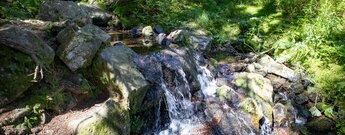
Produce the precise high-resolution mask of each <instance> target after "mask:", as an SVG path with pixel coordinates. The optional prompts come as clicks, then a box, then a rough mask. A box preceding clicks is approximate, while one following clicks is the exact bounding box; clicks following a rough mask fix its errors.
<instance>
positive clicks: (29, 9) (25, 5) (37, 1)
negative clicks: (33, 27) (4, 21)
mask: <svg viewBox="0 0 345 135" xmlns="http://www.w3.org/2000/svg"><path fill="white" fill-rule="evenodd" d="M42 2H43V1H42V0H14V1H12V2H9V3H6V4H4V5H3V6H0V7H1V8H0V16H2V17H4V18H9V19H15V18H21V19H25V18H34V17H35V16H36V15H37V14H38V10H39V6H40V5H41V4H42Z"/></svg>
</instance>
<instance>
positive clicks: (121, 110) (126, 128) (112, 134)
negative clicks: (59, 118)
mask: <svg viewBox="0 0 345 135" xmlns="http://www.w3.org/2000/svg"><path fill="white" fill-rule="evenodd" d="M125 108H126V107H123V106H121V105H120V104H119V103H117V102H115V101H114V100H112V99H108V100H107V101H105V102H104V103H103V104H102V106H100V107H99V109H97V111H95V112H94V114H93V115H91V116H88V117H86V118H84V119H75V120H73V121H71V122H69V124H68V125H69V127H72V129H75V130H74V134H78V135H84V134H109V135H118V134H123V135H127V134H129V133H130V125H129V113H128V110H126V109H125Z"/></svg>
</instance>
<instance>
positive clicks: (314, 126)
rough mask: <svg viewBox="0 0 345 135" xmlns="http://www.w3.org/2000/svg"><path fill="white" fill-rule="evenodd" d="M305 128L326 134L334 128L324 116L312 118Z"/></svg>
mask: <svg viewBox="0 0 345 135" xmlns="http://www.w3.org/2000/svg"><path fill="white" fill-rule="evenodd" d="M307 127H308V128H309V129H311V130H313V131H316V132H317V133H327V132H329V131H332V130H333V129H334V128H335V122H334V121H333V120H331V119H329V118H327V117H325V116H320V117H314V118H313V119H312V120H311V121H309V122H308V123H307Z"/></svg>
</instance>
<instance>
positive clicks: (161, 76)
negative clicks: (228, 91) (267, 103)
mask: <svg viewBox="0 0 345 135" xmlns="http://www.w3.org/2000/svg"><path fill="white" fill-rule="evenodd" d="M130 47H131V46H130ZM137 47H138V45H133V46H132V47H131V48H133V50H134V51H136V49H135V48H137ZM145 49H149V51H145V52H148V53H141V52H140V51H142V50H143V49H139V50H140V51H139V52H138V51H136V52H138V53H139V54H141V56H140V55H137V56H135V57H136V63H137V65H138V68H139V70H140V71H141V72H142V73H143V74H144V76H145V77H146V79H147V80H148V81H149V82H151V84H153V85H154V86H156V87H157V88H158V89H159V91H161V92H162V93H163V97H160V98H159V101H158V105H156V107H155V108H156V111H155V124H154V129H152V131H150V132H148V133H146V134H156V135H172V134H182V135H189V134H215V135H217V134H229V133H231V134H240V135H252V134H256V133H258V132H260V133H261V134H262V135H266V134H267V135H268V134H271V132H269V131H270V130H271V128H270V127H271V124H270V123H269V122H265V123H263V124H262V125H261V127H262V128H260V129H261V130H260V131H256V130H255V129H254V128H253V126H252V125H251V122H250V120H249V119H248V117H247V115H245V114H242V113H241V112H239V111H238V110H237V109H235V108H231V107H229V106H228V105H226V104H225V105H222V104H223V103H221V102H219V101H218V100H217V97H216V96H215V93H216V90H217V88H218V86H217V84H216V80H215V77H214V75H213V73H212V71H210V70H209V69H208V67H207V62H206V60H205V59H204V58H203V57H202V56H201V55H200V54H199V53H198V52H197V51H195V50H194V49H186V50H184V51H181V50H179V49H171V48H168V49H165V50H162V51H159V52H157V51H156V49H154V50H155V51H151V52H150V50H151V49H150V48H145ZM182 52H184V53H182ZM186 52H187V53H188V55H185V54H186ZM188 62H189V64H190V65H192V66H190V67H189V68H191V69H193V68H194V69H196V72H197V73H196V74H197V75H196V76H195V78H194V79H192V80H191V79H190V78H189V79H187V78H188V77H190V75H191V74H192V73H190V72H191V71H185V69H186V68H184V67H183V66H185V65H186V64H188ZM187 74H188V75H187ZM187 76H188V77H187ZM191 81H196V83H198V84H199V89H198V90H197V92H195V91H194V92H193V90H192V88H191V87H193V86H190V85H191V84H192V82H191ZM198 92H199V94H198V95H197V96H195V93H198ZM193 94H194V99H193ZM195 97H196V98H195ZM214 99H216V100H214ZM163 105H165V106H163ZM162 109H163V111H167V112H168V119H169V120H168V123H166V122H167V120H165V119H166V118H162V115H164V113H163V112H162ZM165 109H166V110H165ZM219 110H223V111H224V112H222V113H223V114H220V115H224V116H217V115H216V116H213V115H210V114H206V113H207V112H213V111H219ZM223 117H226V118H223ZM218 119H219V120H218ZM224 123H225V125H224ZM227 123H228V124H227ZM224 126H225V127H224Z"/></svg>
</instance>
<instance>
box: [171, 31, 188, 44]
mask: <svg viewBox="0 0 345 135" xmlns="http://www.w3.org/2000/svg"><path fill="white" fill-rule="evenodd" d="M186 34H187V31H185V30H175V31H173V32H171V33H170V34H169V35H168V37H167V38H168V39H169V40H170V41H171V42H172V43H175V44H178V43H181V42H183V41H184V40H185V36H186Z"/></svg>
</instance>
